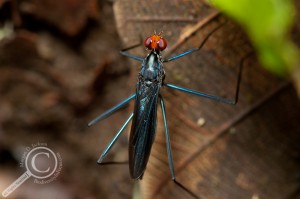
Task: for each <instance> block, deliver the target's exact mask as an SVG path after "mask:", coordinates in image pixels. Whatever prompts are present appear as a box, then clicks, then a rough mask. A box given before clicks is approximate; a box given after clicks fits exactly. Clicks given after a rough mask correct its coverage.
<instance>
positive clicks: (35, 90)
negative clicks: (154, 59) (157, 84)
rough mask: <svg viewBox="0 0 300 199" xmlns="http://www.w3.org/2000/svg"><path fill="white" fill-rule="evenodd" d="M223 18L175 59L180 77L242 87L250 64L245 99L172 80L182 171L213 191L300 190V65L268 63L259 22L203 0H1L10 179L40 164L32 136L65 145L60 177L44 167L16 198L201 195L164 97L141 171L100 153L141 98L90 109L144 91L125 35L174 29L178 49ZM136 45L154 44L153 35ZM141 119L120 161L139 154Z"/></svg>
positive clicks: (5, 164) (3, 117) (1, 172)
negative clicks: (276, 68) (298, 69)
mask: <svg viewBox="0 0 300 199" xmlns="http://www.w3.org/2000/svg"><path fill="white" fill-rule="evenodd" d="M293 3H294V4H293V6H294V8H295V15H294V22H293V23H291V28H290V29H289V30H288V33H289V35H290V36H291V40H290V42H292V43H293V44H294V45H295V46H297V45H299V43H300V37H299V33H300V25H299V10H300V3H299V2H298V1H294V2H293ZM279 21H280V20H279ZM222 23H224V24H225V25H223V26H222V27H221V28H220V29H219V30H218V31H217V32H215V33H214V34H213V35H212V36H211V37H210V38H209V39H208V40H207V42H206V43H205V45H204V46H203V48H202V49H201V50H200V51H199V52H197V53H194V54H192V55H190V56H186V57H183V58H181V59H178V60H176V61H173V62H170V63H166V64H165V65H164V67H165V70H166V79H165V82H166V83H173V84H176V85H180V86H183V87H188V88H191V89H194V90H199V91H202V92H206V93H210V94H213V95H218V96H221V97H224V98H228V99H233V98H234V96H235V88H236V82H237V74H238V70H239V66H240V65H241V63H242V64H243V72H242V82H241V87H240V94H239V103H238V104H237V105H236V106H231V105H226V104H222V103H219V102H214V101H211V100H207V99H203V98H199V97H196V96H191V95H188V94H185V93H181V92H179V91H175V90H170V89H169V88H162V89H161V94H162V96H163V97H164V99H165V103H166V110H167V117H168V125H169V131H170V136H171V144H172V149H173V158H174V164H175V165H174V166H175V172H176V176H177V180H178V181H179V182H181V183H182V184H184V186H186V187H187V188H188V189H190V190H191V191H192V192H194V193H195V194H197V195H198V196H199V197H200V198H208V199H211V198H212V199H214V198H217V199H227V198H230V199H235V198H236V199H244V198H247V199H261V198H264V199H277V198H278V199H297V198H300V126H299V121H300V104H299V98H298V97H297V96H298V94H297V91H296V90H297V85H295V82H297V80H295V78H297V76H294V75H293V74H294V73H292V72H289V73H287V74H281V75H280V76H278V74H277V75H275V74H274V73H271V72H269V71H267V70H266V69H264V68H263V67H262V65H261V64H260V62H259V60H258V58H257V57H259V56H257V55H256V53H255V50H254V48H253V46H254V47H257V45H253V39H252V38H251V34H249V32H247V28H246V31H244V30H243V29H242V28H241V26H240V25H239V24H237V23H236V22H234V20H232V19H231V18H227V17H226V16H224V15H222V14H221V13H220V12H219V11H217V10H216V9H214V8H212V7H211V6H210V5H209V4H208V3H207V2H206V1H194V0H190V1H176V0H174V1H155V0H153V1H150V2H149V1H147V2H146V1H103V0H102V1H97V0H61V1H50V0H43V1H41V0H0V26H1V27H0V190H1V192H2V191H3V190H4V189H5V188H7V187H8V186H9V185H10V184H11V183H12V182H13V181H14V180H16V179H17V178H18V177H19V176H21V175H22V174H23V173H24V172H25V171H26V169H25V168H24V167H22V166H21V165H20V164H21V163H22V162H24V153H25V152H26V151H27V150H28V147H29V148H32V145H35V144H37V145H38V144H41V143H44V144H45V143H46V145H47V147H49V148H50V149H51V150H53V151H54V152H55V153H59V154H60V156H61V162H62V168H61V171H60V172H59V175H58V176H57V178H56V179H55V180H54V181H52V182H49V183H45V184H38V183H35V182H34V179H35V178H34V177H31V178H29V179H28V180H27V181H26V182H24V183H23V184H22V185H21V186H20V187H19V188H17V189H16V190H15V191H14V192H13V193H12V194H11V195H9V196H8V197H7V198H15V199H40V198H43V199H77V198H78V199H94V198H101V199H102V198H103V199H106V198H108V199H110V198H116V199H119V198H120V199H121V198H122V199H126V198H133V197H135V198H144V199H147V198H151V199H152V198H191V196H190V195H189V194H187V193H186V192H184V191H183V190H182V189H180V188H179V187H178V186H176V185H175V184H174V183H173V182H172V180H171V176H170V171H169V166H168V160H167V154H166V149H165V138H164V128H163V125H162V124H163V123H162V122H163V121H162V117H161V110H160V108H158V126H157V135H156V140H155V143H154V146H153V149H152V154H151V157H150V160H149V163H148V166H147V169H146V172H145V175H144V177H143V180H142V181H138V182H134V180H132V179H131V178H130V175H129V169H128V165H126V164H124V165H104V166H99V165H97V164H96V161H97V159H98V158H99V155H100V154H101V153H102V151H103V149H104V148H105V147H106V146H107V144H108V143H109V142H110V140H111V139H112V138H113V136H114V135H115V133H116V132H117V131H118V130H119V128H120V127H121V126H122V124H123V123H124V122H125V120H126V119H127V117H128V116H129V115H130V113H131V112H132V110H133V103H131V104H130V105H129V106H128V107H125V108H124V109H122V110H121V111H119V112H117V113H116V114H114V115H112V116H111V117H109V118H107V119H106V120H104V121H102V122H101V123H99V124H97V125H95V126H93V127H90V128H87V123H88V122H89V121H90V120H92V119H93V118H95V117H96V116H97V115H99V114H101V113H102V112H104V111H105V110H107V109H109V108H111V107H112V106H114V105H116V104H117V103H119V102H121V101H122V100H123V99H125V98H127V97H128V96H129V95H131V94H132V93H133V92H134V91H135V84H136V77H137V74H138V71H139V68H140V63H139V62H137V61H135V60H130V59H129V58H126V57H122V56H121V55H120V54H119V51H120V50H121V49H123V48H126V47H129V46H132V45H136V44H139V43H141V41H142V40H143V39H144V38H145V37H147V36H150V35H151V34H153V33H154V31H156V32H160V31H163V36H164V38H165V39H166V40H167V41H168V48H167V49H166V50H165V52H164V53H163V57H165V58H168V57H170V56H172V55H176V54H178V53H180V52H183V51H184V50H187V49H191V48H194V47H198V46H199V45H200V43H201V41H203V39H204V38H205V37H207V35H208V34H209V33H210V32H211V31H212V30H213V29H214V28H215V27H217V26H218V25H220V24H222ZM244 27H245V26H244ZM247 35H250V39H249V37H248V36H247ZM274 42H275V41H274ZM130 53H132V54H134V55H137V56H140V57H145V56H146V55H147V53H148V52H147V50H146V49H145V48H144V47H143V46H141V47H138V48H136V49H133V50H131V51H130ZM245 57H246V58H245ZM242 60H244V61H243V62H242ZM128 133H129V128H128V129H127V130H126V132H125V133H124V135H122V136H121V137H120V138H119V139H118V141H117V143H116V145H115V146H114V147H113V148H112V150H111V151H110V152H109V154H108V155H107V159H106V160H107V161H127V159H128V157H127V156H128V155H127V153H128V152H127V150H128V149H127V147H128V142H127V138H128ZM1 197H2V196H0V198H1ZM2 198H3V197H2Z"/></svg>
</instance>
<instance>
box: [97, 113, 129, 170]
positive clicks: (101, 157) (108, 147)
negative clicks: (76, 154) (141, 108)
mask: <svg viewBox="0 0 300 199" xmlns="http://www.w3.org/2000/svg"><path fill="white" fill-rule="evenodd" d="M132 117H133V113H131V115H130V116H129V117H128V119H127V120H126V122H125V123H124V124H123V126H122V127H121V129H120V130H119V131H118V133H117V134H116V135H115V137H114V138H113V139H112V141H111V142H110V143H109V144H108V145H107V147H106V148H105V149H104V151H103V152H102V154H101V156H100V158H99V159H98V161H97V163H98V164H102V161H103V159H104V158H105V156H106V155H107V153H108V152H109V150H110V149H111V147H112V146H113V145H114V144H115V142H116V141H117V139H118V138H119V136H120V135H121V133H122V132H123V131H124V129H125V128H126V126H127V125H128V123H129V122H130V120H131V119H132Z"/></svg>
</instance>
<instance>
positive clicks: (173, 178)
mask: <svg viewBox="0 0 300 199" xmlns="http://www.w3.org/2000/svg"><path fill="white" fill-rule="evenodd" d="M160 105H161V110H162V115H163V119H164V126H165V134H166V145H167V153H168V161H169V167H170V172H171V177H172V180H173V182H174V183H175V184H176V185H178V186H179V187H180V188H181V189H183V190H184V191H186V192H187V193H189V194H190V195H191V196H193V197H194V198H196V199H199V197H198V196H197V195H195V194H194V193H193V192H192V191H191V190H189V189H187V188H186V187H185V186H183V185H182V184H181V183H180V182H178V181H177V180H176V176H175V170H174V163H173V157H172V148H171V142H170V136H169V128H168V124H167V116H166V111H165V104H164V100H163V98H162V96H160Z"/></svg>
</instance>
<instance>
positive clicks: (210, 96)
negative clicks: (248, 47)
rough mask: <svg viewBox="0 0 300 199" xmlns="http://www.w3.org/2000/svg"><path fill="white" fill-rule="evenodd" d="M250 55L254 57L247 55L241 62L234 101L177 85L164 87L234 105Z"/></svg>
mask: <svg viewBox="0 0 300 199" xmlns="http://www.w3.org/2000/svg"><path fill="white" fill-rule="evenodd" d="M250 55H252V52H251V53H249V54H247V55H246V56H245V57H244V58H243V59H242V60H241V62H240V66H239V72H238V78H237V83H236V87H235V97H234V99H225V98H222V97H219V96H215V95H210V94H206V93H203V92H199V91H194V90H191V89H187V88H183V87H180V86H176V85H173V84H164V86H166V87H169V88H172V89H176V90H179V91H183V92H186V93H190V94H193V95H197V96H200V97H205V98H208V99H212V100H215V101H219V102H223V103H225V104H233V105H234V104H236V103H237V102H238V99H239V92H240V83H241V79H242V70H243V65H244V62H245V60H246V59H247V58H249V57H250Z"/></svg>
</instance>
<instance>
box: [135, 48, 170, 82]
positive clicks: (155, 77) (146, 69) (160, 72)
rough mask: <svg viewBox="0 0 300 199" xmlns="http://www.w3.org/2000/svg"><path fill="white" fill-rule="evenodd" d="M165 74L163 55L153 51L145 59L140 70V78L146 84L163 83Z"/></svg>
mask: <svg viewBox="0 0 300 199" xmlns="http://www.w3.org/2000/svg"><path fill="white" fill-rule="evenodd" d="M164 76H165V71H164V69H163V64H162V61H161V57H160V55H159V54H158V53H156V52H155V51H152V52H151V53H150V54H149V55H148V56H147V57H146V58H145V60H144V62H143V64H142V69H141V72H140V77H139V78H140V79H141V80H143V81H144V82H145V83H146V85H150V84H152V83H155V82H156V83H157V82H160V83H162V81H163V79H164Z"/></svg>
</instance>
